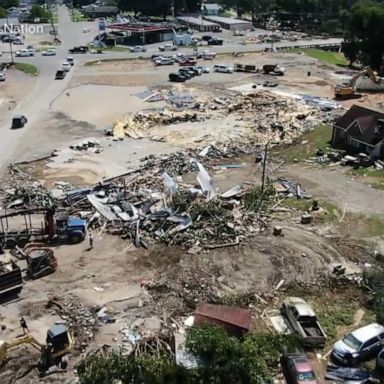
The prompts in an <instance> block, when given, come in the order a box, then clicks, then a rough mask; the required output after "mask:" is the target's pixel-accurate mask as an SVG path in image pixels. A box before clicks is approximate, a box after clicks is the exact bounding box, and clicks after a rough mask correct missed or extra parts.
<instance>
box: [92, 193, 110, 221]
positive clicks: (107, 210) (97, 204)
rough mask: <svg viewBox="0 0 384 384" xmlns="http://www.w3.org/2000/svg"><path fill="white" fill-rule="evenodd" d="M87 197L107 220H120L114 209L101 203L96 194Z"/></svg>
mask: <svg viewBox="0 0 384 384" xmlns="http://www.w3.org/2000/svg"><path fill="white" fill-rule="evenodd" d="M87 198H88V201H89V202H90V203H91V205H92V206H93V207H94V208H95V209H96V211H97V212H99V213H100V215H102V216H104V217H105V218H106V219H107V220H109V221H114V220H118V218H117V216H116V215H115V214H114V213H113V212H112V210H111V209H110V208H109V207H108V206H106V205H105V204H103V203H101V202H100V201H99V200H98V198H97V197H96V196H95V195H94V194H90V195H87Z"/></svg>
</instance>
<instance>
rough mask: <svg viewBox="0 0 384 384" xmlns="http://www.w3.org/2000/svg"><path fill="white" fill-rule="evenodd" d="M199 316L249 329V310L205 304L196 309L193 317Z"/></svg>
mask: <svg viewBox="0 0 384 384" xmlns="http://www.w3.org/2000/svg"><path fill="white" fill-rule="evenodd" d="M199 315H200V316H203V317H205V318H207V319H212V320H218V321H221V322H223V323H226V324H229V325H233V326H236V327H238V328H241V329H245V330H249V328H250V327H251V311H250V310H249V309H243V308H239V307H228V306H226V305H216V304H208V303H205V304H201V305H199V306H198V307H197V308H196V311H195V316H199Z"/></svg>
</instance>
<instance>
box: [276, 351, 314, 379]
mask: <svg viewBox="0 0 384 384" xmlns="http://www.w3.org/2000/svg"><path fill="white" fill-rule="evenodd" d="M280 364H281V368H282V371H283V374H284V376H285V378H286V380H287V383H289V384H317V379H316V376H315V373H314V371H313V368H312V364H311V362H310V361H309V359H308V357H307V356H306V355H305V354H304V353H284V354H283V355H282V356H281V358H280Z"/></svg>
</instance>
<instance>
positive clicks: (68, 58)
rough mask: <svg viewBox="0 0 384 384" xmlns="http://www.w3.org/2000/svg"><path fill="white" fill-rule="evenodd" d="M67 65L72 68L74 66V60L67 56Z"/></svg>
mask: <svg viewBox="0 0 384 384" xmlns="http://www.w3.org/2000/svg"><path fill="white" fill-rule="evenodd" d="M66 60H67V63H69V64H71V66H72V67H73V66H74V65H75V59H74V58H73V56H67V59H66Z"/></svg>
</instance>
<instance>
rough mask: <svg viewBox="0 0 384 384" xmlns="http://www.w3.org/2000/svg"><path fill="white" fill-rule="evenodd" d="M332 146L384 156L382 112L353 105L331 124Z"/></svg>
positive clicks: (377, 156)
mask: <svg viewBox="0 0 384 384" xmlns="http://www.w3.org/2000/svg"><path fill="white" fill-rule="evenodd" d="M332 146H333V147H334V148H340V149H345V150H347V151H348V152H349V153H351V154H355V153H366V154H368V155H371V156H372V157H373V158H384V113H382V112H379V111H376V110H374V109H369V108H365V107H361V106H359V105H353V106H352V107H351V108H350V109H349V110H348V111H347V112H346V113H345V114H344V115H343V116H342V117H340V118H339V119H338V120H337V121H336V122H335V123H334V124H333V132H332Z"/></svg>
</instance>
